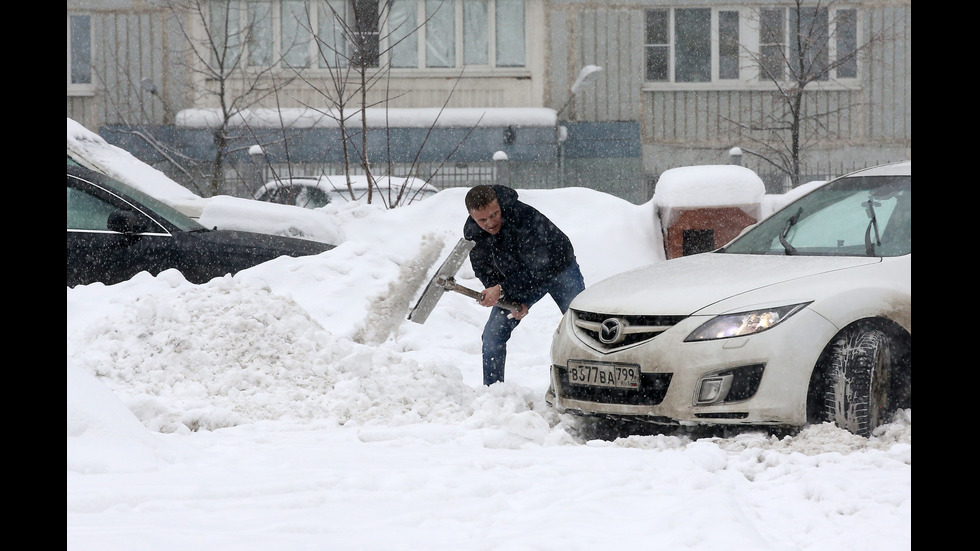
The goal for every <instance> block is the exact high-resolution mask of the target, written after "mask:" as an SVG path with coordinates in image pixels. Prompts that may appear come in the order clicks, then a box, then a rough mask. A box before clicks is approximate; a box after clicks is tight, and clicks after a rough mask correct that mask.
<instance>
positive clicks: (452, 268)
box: [408, 239, 521, 323]
mask: <svg viewBox="0 0 980 551" xmlns="http://www.w3.org/2000/svg"><path fill="white" fill-rule="evenodd" d="M474 245H476V243H474V242H472V241H467V240H466V239H460V240H459V243H457V244H456V246H455V247H453V250H452V251H451V252H450V253H449V256H448V257H446V260H445V261H444V262H443V263H442V266H439V269H438V270H436V273H435V275H433V276H432V279H431V280H429V283H428V284H427V285H426V286H425V290H424V291H423V292H422V296H421V297H419V300H418V303H416V304H415V308H412V311H411V312H409V313H408V319H409V320H410V321H414V322H415V323H425V320H426V319H428V317H429V314H431V313H432V310H433V308H435V306H436V303H437V302H439V299H440V298H442V295H443V293H445V292H446V291H453V292H456V293H459V294H461V295H466V296H468V297H470V298H473V299H476V300H480V299H481V298H482V296H483V293H480V292H479V291H474V290H473V289H469V288H467V287H464V286H462V285H460V284H458V283H456V279H455V276H456V272H458V271H459V268H460V266H462V265H463V261H464V260H466V257H467V255H469V253H470V250H471V249H473V246H474ZM497 306H499V307H501V308H505V309H507V310H510V311H511V312H516V311H518V310H520V308H521V305H520V304H514V303H512V302H507V301H505V300H501V301H498V302H497Z"/></svg>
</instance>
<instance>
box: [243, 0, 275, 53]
mask: <svg viewBox="0 0 980 551" xmlns="http://www.w3.org/2000/svg"><path fill="white" fill-rule="evenodd" d="M273 41H274V37H273V32H272V2H249V3H248V64H249V65H250V66H252V67H268V66H269V65H271V64H272V44H273Z"/></svg>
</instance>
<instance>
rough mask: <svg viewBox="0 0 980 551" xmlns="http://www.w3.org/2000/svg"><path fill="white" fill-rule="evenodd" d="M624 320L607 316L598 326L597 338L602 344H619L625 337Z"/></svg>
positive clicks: (625, 324)
mask: <svg viewBox="0 0 980 551" xmlns="http://www.w3.org/2000/svg"><path fill="white" fill-rule="evenodd" d="M627 325H628V324H627V323H626V321H625V320H621V319H619V318H608V319H606V320H605V321H603V322H602V325H600V326H599V340H600V341H602V344H610V345H612V344H619V343H621V342H623V339H625V338H626V326H627Z"/></svg>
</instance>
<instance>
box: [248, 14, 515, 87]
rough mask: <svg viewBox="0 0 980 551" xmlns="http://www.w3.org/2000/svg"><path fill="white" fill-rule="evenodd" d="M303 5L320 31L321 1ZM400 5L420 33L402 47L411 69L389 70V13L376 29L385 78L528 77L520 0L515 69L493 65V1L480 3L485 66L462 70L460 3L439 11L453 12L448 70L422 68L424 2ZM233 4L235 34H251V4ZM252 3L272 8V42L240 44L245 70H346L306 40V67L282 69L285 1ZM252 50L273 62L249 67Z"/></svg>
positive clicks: (285, 66) (259, 39)
mask: <svg viewBox="0 0 980 551" xmlns="http://www.w3.org/2000/svg"><path fill="white" fill-rule="evenodd" d="M292 1H304V0H292ZM305 1H306V2H307V5H308V6H309V7H310V10H311V11H310V17H311V19H313V21H312V22H311V23H312V25H313V28H316V29H321V28H323V25H322V24H321V22H320V19H321V17H322V15H323V14H324V10H323V9H322V8H321V7H320V4H321V3H322V0H321V1H311V0H305ZM344 1H345V11H346V14H347V16H348V17H351V16H352V13H353V7H352V6H351V0H344ZM404 1H407V2H413V3H414V4H415V13H414V17H415V21H414V25H416V26H419V28H418V29H417V30H414V32H413V33H412V34H409V35H408V38H407V39H406V41H407V42H411V43H413V44H414V45H415V48H414V54H415V55H414V60H413V61H414V63H415V65H414V66H401V67H395V66H393V65H390V63H391V62H392V58H393V57H394V56H393V53H394V52H393V51H391V47H392V45H391V44H390V42H391V39H392V37H393V35H392V29H390V27H389V21H390V14H388V13H385V14H384V16H383V18H382V19H381V22H380V28H379V30H378V34H379V41H378V42H379V46H378V50H379V52H380V56H379V62H378V66H379V67H380V68H384V69H389V68H390V72H391V75H392V76H396V77H397V76H402V77H413V78H420V77H426V76H440V77H441V76H446V75H448V74H451V75H458V74H459V73H460V71H461V70H463V69H465V70H466V75H467V76H487V75H489V76H527V75H529V74H530V71H531V64H532V60H530V59H529V58H528V51H529V47H528V46H529V43H530V40H529V37H528V27H529V25H528V21H529V20H530V18H531V12H530V8H529V6H528V2H527V0H519V1H520V2H521V3H522V5H523V8H524V12H523V14H520V16H519V17H520V20H521V22H522V23H523V35H524V43H523V46H522V48H521V49H520V52H516V54H517V56H520V55H523V57H524V64H523V65H514V66H510V65H507V66H497V64H496V63H497V57H498V51H497V42H498V41H497V35H498V33H497V27H496V23H497V14H496V10H497V2H498V0H485V1H486V18H487V23H488V25H487V32H486V36H485V37H484V38H485V41H484V42H485V46H486V48H487V52H486V55H485V56H481V57H485V58H486V59H487V62H486V63H477V64H467V63H466V62H465V57H466V55H467V50H466V49H465V48H466V46H467V45H468V44H467V43H466V41H465V39H464V38H465V37H464V35H465V33H464V32H463V31H462V30H461V29H464V25H465V17H464V5H465V4H466V3H467V2H466V1H464V0H446V5H445V6H443V9H445V8H447V7H448V8H452V10H453V16H452V21H453V26H454V33H453V34H454V42H453V43H452V46H451V47H452V48H453V50H454V58H455V60H454V62H453V64H452V65H450V66H447V67H427V66H426V64H427V58H426V54H427V52H426V47H427V44H426V40H425V37H426V25H425V21H426V18H425V16H424V14H425V7H426V0H404ZM507 1H508V2H509V1H512V0H507ZM238 2H239V3H240V4H241V9H239V10H238V13H239V14H240V15H239V18H240V21H239V26H238V28H239V29H247V28H250V20H249V18H250V17H251V13H253V11H252V10H251V9H250V7H249V6H248V4H251V3H253V2H250V1H249V0H238ZM256 3H257V4H268V5H271V10H270V11H271V14H270V16H271V19H272V21H271V24H265V25H266V26H267V30H269V31H271V35H272V36H271V38H265V37H255V36H252V37H249V38H248V40H242V41H241V44H240V45H239V46H238V47H239V48H240V51H239V52H238V54H239V55H242V56H244V60H245V62H244V63H243V64H242V67H243V69H244V70H246V71H258V70H263V69H267V68H268V67H270V66H271V67H273V68H276V69H289V68H295V69H298V70H302V71H303V72H306V73H309V74H311V75H314V76H315V75H316V74H318V73H326V72H328V71H330V70H332V69H335V68H337V67H343V66H345V65H346V63H344V62H341V63H337V64H334V65H332V66H328V65H327V64H325V63H324V60H323V58H322V56H321V55H319V52H318V50H317V48H318V46H317V41H316V40H315V39H311V40H309V44H308V57H309V62H308V63H307V64H306V65H305V66H300V65H295V66H290V65H289V64H287V63H285V59H284V56H283V52H284V45H283V43H282V35H283V30H282V27H283V21H282V18H283V6H284V4H285V0H258V2H256ZM381 3H383V2H381ZM385 9H388V8H385ZM352 25H353V23H352ZM413 29H414V26H413ZM502 32H503V31H502ZM311 36H313V35H311ZM316 36H322V35H321V34H320V33H319V32H318V33H317V34H316ZM270 43H271V44H270ZM255 44H262V45H264V47H266V48H270V49H271V50H270V51H271V53H270V54H268V55H269V57H271V60H272V63H271V64H267V65H261V64H256V63H255V62H254V59H255V58H254V56H253V54H252V51H251V50H252V48H254V47H255V46H254V45H255ZM481 46H484V44H481ZM349 47H350V44H348V48H349ZM469 52H470V53H471V52H472V49H470V50H469ZM410 57H411V56H410ZM372 68H375V67H372Z"/></svg>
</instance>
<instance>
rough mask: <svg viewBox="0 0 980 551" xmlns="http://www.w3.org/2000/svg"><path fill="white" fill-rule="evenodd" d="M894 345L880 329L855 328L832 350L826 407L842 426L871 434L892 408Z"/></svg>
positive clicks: (864, 434)
mask: <svg viewBox="0 0 980 551" xmlns="http://www.w3.org/2000/svg"><path fill="white" fill-rule="evenodd" d="M891 375H892V364H891V346H890V342H889V339H888V336H887V335H885V333H883V332H882V331H879V330H877V329H868V328H860V327H858V328H854V329H850V330H848V331H845V332H844V333H843V334H841V335H840V336H838V338H837V340H835V341H834V344H833V346H832V348H831V352H830V362H829V365H828V371H827V392H826V397H825V407H826V413H827V416H828V419H829V420H830V421H831V422H833V423H834V424H836V425H837V426H838V427H840V428H842V429H845V430H847V431H849V432H852V433H854V434H857V435H859V436H864V437H869V436H871V433H872V432H873V431H874V429H876V428H877V427H878V426H879V425H882V424H884V423H886V422H887V421H888V415H889V413H890V411H891V398H892V397H891Z"/></svg>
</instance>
